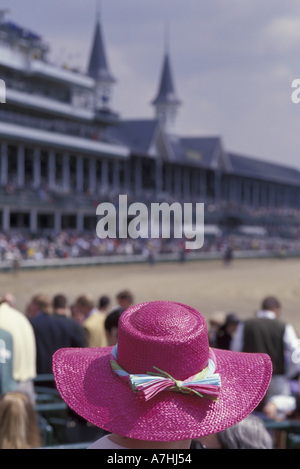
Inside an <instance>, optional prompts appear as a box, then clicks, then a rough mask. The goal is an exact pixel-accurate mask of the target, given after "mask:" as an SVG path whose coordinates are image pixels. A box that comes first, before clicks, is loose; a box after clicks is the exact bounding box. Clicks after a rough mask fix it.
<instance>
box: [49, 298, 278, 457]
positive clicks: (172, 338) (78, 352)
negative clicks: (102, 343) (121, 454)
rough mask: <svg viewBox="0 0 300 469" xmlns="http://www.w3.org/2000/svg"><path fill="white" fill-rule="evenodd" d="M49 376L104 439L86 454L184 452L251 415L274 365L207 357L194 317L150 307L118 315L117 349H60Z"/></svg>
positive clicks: (201, 325)
mask: <svg viewBox="0 0 300 469" xmlns="http://www.w3.org/2000/svg"><path fill="white" fill-rule="evenodd" d="M53 372H54V376H55V380H56V385H57V389H58V390H59V392H60V394H61V396H62V398H63V399H64V400H65V402H66V403H67V404H68V405H69V406H70V407H71V408H72V409H73V410H74V411H75V412H77V413H78V414H79V415H81V416H82V417H83V418H85V419H86V420H88V421H89V422H91V423H92V424H94V425H96V426H98V427H100V428H102V429H104V430H106V431H107V432H109V433H110V434H109V435H106V436H104V437H103V438H100V439H99V440H98V441H96V442H95V443H94V444H93V445H91V446H90V448H92V449H98V448H103V449H111V448H115V449H117V448H153V449H160V448H164V449H169V448H171V449H188V448H189V447H190V444H191V440H192V439H195V438H199V437H202V436H206V435H210V434H212V433H217V432H220V431H222V430H224V429H226V428H228V427H230V426H232V425H234V424H236V423H237V422H239V421H241V420H243V419H244V418H245V417H246V416H247V415H249V414H250V413H251V412H252V411H253V410H254V409H255V408H256V406H257V405H258V403H259V402H260V401H261V400H262V398H263V397H264V395H265V393H266V391H267V388H268V385H269V382H270V378H271V375H272V364H271V360H270V358H269V356H268V355H265V354H259V353H256V354H248V353H242V352H232V351H227V350H220V349H211V348H210V347H209V343H208V334H207V325H206V321H205V319H204V317H203V315H202V314H201V313H200V312H199V311H197V310H195V309H194V308H191V307H189V306H186V305H183V304H180V303H173V302H169V301H153V302H147V303H142V304H138V305H135V306H131V307H130V308H129V309H127V310H126V311H124V312H123V314H122V315H121V318H120V320H119V331H118V344H117V345H116V346H115V347H101V348H80V349H74V348H72V349H60V350H58V351H57V352H56V353H55V355H54V357H53Z"/></svg>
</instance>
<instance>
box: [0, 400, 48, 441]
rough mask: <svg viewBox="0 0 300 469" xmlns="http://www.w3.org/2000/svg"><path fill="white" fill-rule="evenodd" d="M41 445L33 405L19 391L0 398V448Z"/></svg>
mask: <svg viewBox="0 0 300 469" xmlns="http://www.w3.org/2000/svg"><path fill="white" fill-rule="evenodd" d="M40 445H41V438H40V433H39V428H38V422H37V417H36V413H35V410H34V407H33V405H32V403H31V401H30V399H29V397H28V396H27V394H24V393H21V392H17V391H16V392H7V393H6V394H4V395H3V396H2V397H1V398H0V449H26V448H33V447H38V446H40Z"/></svg>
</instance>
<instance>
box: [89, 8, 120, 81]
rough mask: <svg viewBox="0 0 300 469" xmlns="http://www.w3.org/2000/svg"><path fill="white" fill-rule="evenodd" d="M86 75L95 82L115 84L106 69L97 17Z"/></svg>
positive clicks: (106, 64) (99, 24)
mask: <svg viewBox="0 0 300 469" xmlns="http://www.w3.org/2000/svg"><path fill="white" fill-rule="evenodd" d="M88 75H89V76H90V77H92V78H94V79H95V80H100V81H101V80H103V81H108V82H111V83H113V82H115V79H114V77H113V76H112V75H111V73H110V71H109V67H108V62H107V59H106V54H105V48H104V41H103V36H102V30H101V23H100V19H99V17H98V19H97V23H96V28H95V33H94V40H93V46H92V50H91V55H90V61H89V65H88Z"/></svg>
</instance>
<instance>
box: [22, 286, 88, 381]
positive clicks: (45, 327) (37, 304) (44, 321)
mask: <svg viewBox="0 0 300 469" xmlns="http://www.w3.org/2000/svg"><path fill="white" fill-rule="evenodd" d="M28 314H29V320H30V322H31V325H32V327H33V330H34V334H35V339H36V352H37V354H36V355H37V356H36V360H37V361H36V367H37V374H52V356H53V354H54V353H55V352H56V351H57V350H58V349H60V348H64V347H78V346H80V347H82V346H83V345H84V344H83V342H81V341H80V340H79V342H78V337H76V335H75V334H74V329H73V326H72V325H71V323H70V322H69V321H67V320H65V318H63V317H59V316H58V315H56V314H53V307H52V301H51V299H50V298H49V297H48V296H47V295H44V294H37V295H35V296H34V297H33V298H32V299H31V302H30V304H29V307H28Z"/></svg>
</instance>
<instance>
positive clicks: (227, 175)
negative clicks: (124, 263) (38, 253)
mask: <svg viewBox="0 0 300 469" xmlns="http://www.w3.org/2000/svg"><path fill="white" fill-rule="evenodd" d="M0 18H1V19H0V79H1V80H4V82H5V85H6V102H5V103H2V104H0V230H1V231H2V232H9V231H11V230H14V229H22V230H25V229H27V230H28V231H30V232H32V233H37V232H42V231H45V230H54V231H56V232H59V231H61V230H66V229H74V230H77V231H84V230H95V227H96V207H97V205H98V204H99V203H100V202H102V201H108V200H116V197H117V196H118V194H128V196H129V197H130V198H131V199H132V200H134V199H135V200H139V201H141V200H145V201H163V200H168V201H172V200H173V201H175V200H177V201H186V202H187V201H199V202H204V203H207V204H211V205H212V206H215V207H218V206H221V205H222V207H223V208H224V207H227V209H228V211H227V212H226V215H224V210H223V211H222V210H220V211H218V210H215V211H212V212H211V213H208V214H207V213H206V214H205V216H206V219H207V217H213V216H214V217H215V218H214V220H213V221H214V222H216V223H221V222H224V216H225V218H226V217H228V218H229V217H231V219H234V217H235V219H236V220H237V219H240V218H241V217H242V213H243V210H241V207H242V208H245V209H249V208H250V209H251V208H254V209H255V208H268V209H270V210H271V209H278V208H290V209H293V208H298V207H299V203H300V172H299V171H298V170H297V169H294V168H289V167H286V166H283V165H282V166H280V165H276V164H272V163H269V162H266V161H262V160H260V159H254V158H250V157H246V156H244V155H239V154H234V153H231V152H228V151H227V150H226V149H225V148H224V146H223V143H222V139H221V138H220V137H218V136H216V137H205V136H199V137H190V136H181V135H179V134H178V133H177V131H176V130H175V129H176V126H175V124H176V114H177V111H178V109H179V107H180V100H179V98H178V96H177V93H176V89H175V86H174V77H173V73H172V70H171V64H170V54H169V53H168V51H166V52H165V56H164V58H163V67H162V72H161V76H160V79H159V86H158V91H157V94H156V96H154V99H153V101H152V105H153V108H154V116H153V119H136V120H126V119H122V118H121V117H120V116H119V115H118V113H117V112H115V111H114V110H113V109H112V94H113V87H114V86H115V78H114V76H113V75H112V74H111V72H110V69H109V66H108V60H107V56H106V50H105V47H104V41H103V36H102V25H101V23H100V20H97V22H96V27H95V32H94V37H93V40H92V44H91V52H90V59H89V65H88V68H87V71H86V73H84V74H83V73H79V72H78V71H76V70H71V69H68V68H67V67H58V66H56V65H53V64H52V63H50V62H49V61H48V59H47V53H48V46H47V44H46V43H45V42H44V40H43V38H41V37H40V36H39V35H37V34H35V33H33V32H31V31H28V30H27V29H25V28H23V27H20V26H18V25H16V24H15V23H13V22H10V21H7V20H6V19H5V18H4V16H3V15H2V16H0ZM216 217H217V218H216ZM227 221H228V220H227ZM225 222H226V221H225Z"/></svg>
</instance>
